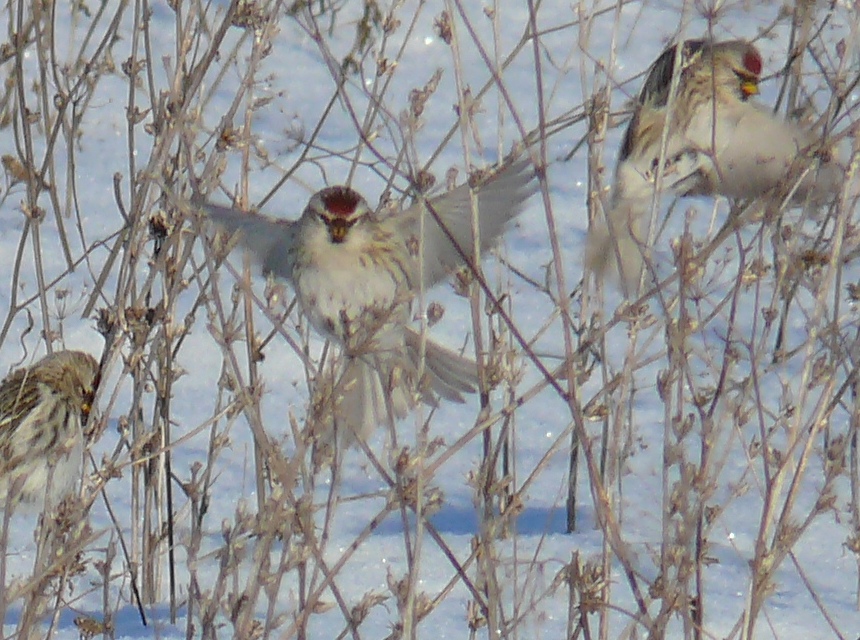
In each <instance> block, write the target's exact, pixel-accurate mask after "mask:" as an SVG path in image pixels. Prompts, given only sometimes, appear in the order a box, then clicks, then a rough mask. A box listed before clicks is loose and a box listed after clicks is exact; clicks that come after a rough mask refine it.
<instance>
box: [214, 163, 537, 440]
mask: <svg viewBox="0 0 860 640" xmlns="http://www.w3.org/2000/svg"><path fill="white" fill-rule="evenodd" d="M535 190H536V183H535V181H534V171H533V170H532V168H531V163H530V162H529V161H518V162H512V163H507V164H506V165H505V166H504V167H503V168H501V169H499V170H497V171H494V172H492V174H491V175H490V176H489V177H488V178H485V179H483V180H482V181H480V183H479V184H478V185H477V186H474V187H470V186H469V185H468V184H464V185H461V186H459V187H457V188H456V189H453V190H452V191H449V192H448V193H445V194H442V195H440V196H437V197H434V198H429V199H424V198H420V199H419V200H418V201H417V202H416V203H415V204H413V205H412V206H409V207H406V208H404V209H402V210H400V211H398V212H395V213H393V214H389V215H381V214H380V213H378V212H376V211H374V210H373V209H371V208H370V207H369V206H368V204H367V202H366V201H365V199H364V198H363V197H362V196H361V195H360V194H359V193H358V192H356V191H355V190H353V189H351V188H349V187H345V186H335V187H327V188H325V189H322V190H321V191H319V192H317V193H315V194H314V195H313V196H311V198H310V201H309V202H308V204H307V206H306V207H305V210H304V212H303V213H302V215H301V217H300V218H299V219H298V220H296V221H288V220H277V219H273V218H269V217H267V216H263V215H259V214H256V213H250V212H244V211H239V210H236V209H233V208H230V207H222V206H218V205H214V204H209V203H205V204H203V209H204V211H205V212H206V213H207V215H208V216H209V218H210V219H211V220H212V221H213V222H215V223H216V224H217V225H218V226H220V227H222V228H224V229H226V230H228V231H230V232H238V233H239V240H240V242H241V243H242V244H243V245H244V246H245V247H246V248H248V249H249V250H250V251H251V253H252V254H253V255H254V256H255V257H256V258H257V259H258V260H259V261H260V263H261V264H262V267H263V270H264V272H267V273H271V274H273V275H275V276H279V277H282V278H285V279H286V280H288V281H289V282H290V283H291V284H292V286H293V288H294V289H295V292H296V298H297V300H298V302H299V305H300V307H301V309H302V312H303V313H304V315H305V316H306V317H307V318H308V319H309V321H310V323H311V324H312V325H313V326H314V328H315V329H317V331H319V332H320V333H321V334H323V335H324V336H325V337H327V338H331V339H332V340H333V341H335V342H336V343H337V344H339V345H340V347H341V350H342V355H343V357H342V358H341V361H340V364H339V366H338V367H337V368H336V370H335V371H334V374H333V376H332V379H331V380H327V379H326V380H323V379H319V380H318V382H317V388H316V389H315V391H314V398H313V399H312V402H311V407H312V410H311V412H310V418H309V424H310V425H311V426H312V427H313V429H315V430H318V431H320V432H322V434H323V435H324V437H325V440H326V441H329V442H330V441H331V440H332V438H331V436H332V434H334V435H335V436H336V435H337V434H343V436H344V438H345V439H346V440H347V441H352V440H354V439H355V438H358V437H361V438H363V437H366V436H367V435H369V433H370V432H371V430H372V429H373V427H375V426H376V425H378V424H381V423H384V424H393V423H394V422H395V421H396V420H397V419H399V418H403V417H404V416H405V415H406V414H407V413H408V412H409V410H410V409H412V408H413V407H414V406H415V404H416V403H417V402H418V401H422V402H424V403H427V404H429V405H435V404H436V403H438V401H439V400H441V399H444V400H450V401H454V402H463V401H464V394H468V393H473V392H474V391H475V390H476V389H477V383H478V380H477V367H476V364H475V362H474V361H473V360H471V359H469V358H466V357H464V356H462V355H460V354H459V353H458V352H456V351H454V350H452V349H449V348H447V347H444V346H442V345H440V344H438V343H436V342H434V341H433V340H430V339H429V338H427V337H426V336H422V335H421V334H420V333H418V332H417V331H416V330H415V329H413V328H412V327H410V326H408V324H409V322H410V321H411V320H412V317H413V313H412V302H413V299H414V298H415V296H416V295H417V293H418V292H419V291H422V290H428V289H430V288H431V287H433V286H434V285H436V284H438V283H439V282H440V281H441V280H443V279H444V278H445V277H446V276H448V275H449V274H451V273H452V272H453V271H454V270H456V269H457V268H459V267H461V266H462V265H463V264H466V263H468V264H472V265H474V264H475V263H476V260H477V256H478V254H477V253H476V247H475V241H474V238H473V227H472V219H473V210H472V206H473V194H474V196H475V197H474V201H476V202H477V211H476V213H477V219H478V232H479V237H480V243H479V249H480V255H485V252H486V251H489V250H490V249H491V248H492V247H493V246H494V245H495V244H496V241H497V240H498V238H499V237H500V236H501V235H502V233H503V232H504V231H505V229H506V228H507V226H508V224H509V223H510V222H511V220H513V219H514V218H515V217H516V216H518V215H519V214H520V212H521V211H522V210H523V208H524V206H525V203H526V200H527V199H528V198H529V197H530V196H531V195H532V193H534V191H535Z"/></svg>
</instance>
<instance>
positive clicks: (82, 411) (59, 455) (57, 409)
mask: <svg viewBox="0 0 860 640" xmlns="http://www.w3.org/2000/svg"><path fill="white" fill-rule="evenodd" d="M98 371H99V366H98V363H97V362H96V360H95V358H93V357H92V356H91V355H89V354H87V353H84V352H82V351H59V352H56V353H53V354H50V355H47V356H45V357H44V358H42V359H41V360H39V361H38V362H36V363H35V364H33V365H30V366H28V367H22V368H20V369H17V370H15V371H13V372H12V373H11V374H9V375H8V376H7V377H6V378H5V379H4V380H3V382H2V383H0V506H5V507H9V506H10V505H13V506H14V505H17V504H19V503H22V502H23V503H30V504H38V505H44V506H45V507H49V506H56V505H57V504H58V503H59V501H60V500H61V499H62V498H63V497H64V496H66V495H68V494H70V493H72V492H74V491H75V490H76V488H77V487H78V483H79V481H80V478H81V472H82V464H83V451H84V436H83V426H84V424H85V423H86V420H87V419H88V417H89V413H90V410H91V408H92V402H93V393H94V391H95V385H96V381H97V378H98ZM46 498H47V500H46Z"/></svg>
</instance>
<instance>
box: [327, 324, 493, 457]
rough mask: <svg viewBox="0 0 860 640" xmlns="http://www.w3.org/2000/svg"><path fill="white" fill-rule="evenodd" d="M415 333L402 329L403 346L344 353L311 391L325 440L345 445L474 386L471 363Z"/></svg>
mask: <svg viewBox="0 0 860 640" xmlns="http://www.w3.org/2000/svg"><path fill="white" fill-rule="evenodd" d="M423 353H424V358H423V367H422V361H421V360H422V359H421V338H420V336H419V334H418V333H416V332H414V331H412V330H411V329H410V330H407V332H406V346H405V351H403V352H401V356H400V357H398V358H394V357H392V355H391V353H390V352H388V353H386V352H382V353H370V354H364V355H361V356H352V357H346V358H345V360H344V362H343V365H342V367H341V370H340V374H339V375H338V376H336V380H335V382H334V383H333V384H332V385H331V387H330V388H329V389H327V390H322V391H321V392H320V390H318V393H317V394H315V396H316V402H315V410H314V414H315V418H316V420H315V421H314V422H315V423H316V424H317V425H318V427H317V428H318V430H319V431H320V433H321V437H322V439H324V440H329V441H331V440H334V439H336V440H338V441H339V442H341V443H342V444H344V445H349V444H352V443H354V442H355V441H356V440H359V439H360V440H365V439H367V438H368V437H369V436H370V435H372V434H373V431H374V430H375V429H376V428H377V427H378V426H380V425H385V424H390V423H392V424H393V423H394V422H396V421H397V420H400V419H402V418H405V417H406V416H407V415H408V413H409V412H410V411H411V410H412V409H413V408H414V407H415V406H416V404H418V403H419V402H423V403H424V404H427V405H430V406H435V405H436V404H437V402H438V400H439V399H440V398H442V399H444V400H448V401H451V402H463V401H464V399H463V394H465V393H474V392H475V390H476V389H477V371H476V367H475V363H474V362H473V361H472V360H469V359H468V358H465V357H463V356H461V355H459V354H458V353H456V352H454V351H452V350H450V349H447V348H445V347H443V346H441V345H439V344H436V343H435V342H432V341H430V340H427V341H425V343H424V347H423Z"/></svg>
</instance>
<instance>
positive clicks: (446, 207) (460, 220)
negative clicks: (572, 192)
mask: <svg viewBox="0 0 860 640" xmlns="http://www.w3.org/2000/svg"><path fill="white" fill-rule="evenodd" d="M534 177H535V174H534V170H533V168H532V164H531V162H530V161H529V160H521V161H519V162H515V163H514V164H512V165H510V166H508V167H506V168H505V169H502V170H501V171H500V172H499V173H497V174H496V175H494V176H492V177H491V178H489V179H488V180H487V181H486V182H485V183H484V184H482V185H480V186H478V187H477V188H476V189H475V194H476V197H477V207H478V221H479V225H478V226H479V230H480V234H479V235H480V239H481V244H480V246H481V250H482V251H484V250H486V249H489V248H490V247H492V246H493V245H494V244H495V243H496V240H498V238H499V236H500V235H502V233H503V232H504V230H505V227H506V226H507V224H508V223H509V222H510V221H511V220H513V219H514V218H515V217H517V216H518V215H519V214H520V213H521V212H522V210H523V208H524V206H525V202H526V200H528V199H529V197H531V195H532V194H534V192H535V190H536V188H537V183H536V181H535V180H534ZM429 206H430V207H432V208H433V210H434V211H435V212H436V214H438V218H439V221H437V220H436V217H435V216H433V214H432V213H431V212H430V211H429V210H428V209H427V207H426V206H425V204H424V203H423V202H418V203H416V204H414V205H413V206H411V207H409V208H408V209H406V210H404V211H403V212H402V213H401V214H400V215H397V216H395V217H394V218H393V223H394V224H396V225H398V227H399V231H400V233H402V234H403V237H404V238H406V241H407V244H408V246H409V247H410V250H413V251H415V252H418V250H419V247H423V252H421V255H419V256H418V259H423V263H424V285H425V286H426V287H431V286H433V285H434V284H436V283H437V282H439V281H440V280H442V279H443V278H444V277H445V276H447V275H449V274H450V273H451V272H452V271H454V270H455V269H457V268H458V267H460V266H462V265H463V264H464V261H463V257H462V256H463V255H465V256H467V257H468V258H469V260H474V259H475V252H474V239H473V235H472V198H471V189H470V188H469V186H468V185H465V184H464V185H461V186H459V187H457V188H456V189H453V190H451V191H449V192H448V193H446V194H444V195H441V196H439V197H437V198H433V199H432V200H430V201H429ZM422 216H423V217H424V223H423V225H424V233H423V242H421V241H419V236H420V234H421V218H422ZM440 221H441V223H442V224H441V225H440V223H439V222H440ZM443 227H444V228H443ZM446 231H447V232H446ZM458 248H459V250H458ZM461 252H462V253H461Z"/></svg>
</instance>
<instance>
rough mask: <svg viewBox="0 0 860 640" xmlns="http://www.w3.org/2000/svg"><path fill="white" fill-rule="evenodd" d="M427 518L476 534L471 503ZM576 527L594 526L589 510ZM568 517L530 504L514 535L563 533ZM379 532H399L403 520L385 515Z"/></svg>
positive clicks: (445, 530)
mask: <svg viewBox="0 0 860 640" xmlns="http://www.w3.org/2000/svg"><path fill="white" fill-rule="evenodd" d="M430 522H432V523H433V526H434V527H436V529H437V530H438V531H439V533H442V534H449V535H475V534H477V533H478V512H477V511H476V510H475V508H474V507H473V506H471V505H467V506H463V505H447V506H445V507H444V508H443V509H442V510H441V511H439V513H436V514H434V515H433V516H431V517H430ZM414 525H415V517H414V515H411V514H410V517H409V526H410V527H412V526H414ZM576 526H577V530H579V531H588V530H591V529H592V528H593V527H594V519H593V518H592V517H591V513H590V512H586V511H583V510H579V511H578V512H577V523H576ZM566 528H567V518H566V515H565V512H564V509H562V508H544V507H531V508H526V509H524V510H523V512H522V513H521V514H520V515H519V517H518V518H517V522H516V532H517V535H522V536H541V535H551V534H559V533H565V531H566ZM376 533H377V534H379V535H402V534H403V520H402V519H401V516H400V513H399V512H397V513H394V514H392V515H391V516H389V517H388V518H386V519H385V521H384V522H382V523H381V524H380V525H379V526H378V527H377V529H376Z"/></svg>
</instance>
